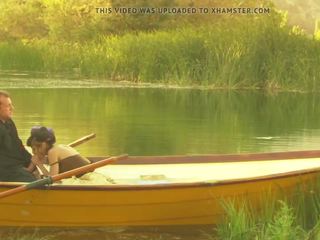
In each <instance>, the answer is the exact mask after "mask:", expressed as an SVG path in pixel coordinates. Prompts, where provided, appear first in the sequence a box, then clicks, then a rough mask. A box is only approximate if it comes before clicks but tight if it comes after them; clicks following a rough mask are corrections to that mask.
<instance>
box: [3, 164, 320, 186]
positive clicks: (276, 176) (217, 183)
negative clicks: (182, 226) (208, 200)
mask: <svg viewBox="0 0 320 240" xmlns="http://www.w3.org/2000/svg"><path fill="white" fill-rule="evenodd" d="M317 172H320V167H317V168H311V169H304V170H295V171H290V172H284V173H276V174H269V175H265V176H257V177H251V178H238V179H228V180H220V181H219V180H217V181H215V180H214V179H207V180H200V181H197V182H187V183H183V182H181V183H156V184H141V185H136V184H135V185H129V184H113V185H51V186H42V187H38V188H36V189H43V190H85V191H105V190H112V191H123V190H126V191H128V190H132V191H137V190H162V189H163V190H167V189H177V188H178V189H179V188H190V187H212V186H223V185H232V184H242V183H254V182H260V181H267V180H272V179H281V178H290V177H296V176H303V175H307V174H314V173H317ZM23 184H24V183H17V182H0V187H1V188H3V187H4V188H13V187H18V186H21V185H23Z"/></svg>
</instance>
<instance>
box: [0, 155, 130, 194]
mask: <svg viewBox="0 0 320 240" xmlns="http://www.w3.org/2000/svg"><path fill="white" fill-rule="evenodd" d="M127 157H128V154H124V155H120V156H116V157H110V158H107V159H104V160H101V161H99V162H95V163H91V164H89V165H85V166H82V167H79V168H75V169H72V170H70V171H67V172H64V173H60V174H57V175H54V176H49V177H46V178H44V179H40V180H37V181H34V182H31V183H28V184H25V185H22V186H19V187H16V188H13V189H10V190H7V191H4V192H0V199H1V198H4V197H7V196H11V195H14V194H17V193H19V192H23V191H26V190H29V189H32V188H36V187H41V186H44V185H47V184H52V183H53V182H56V181H59V180H61V179H64V178H69V177H72V176H75V175H79V174H84V173H86V172H90V171H93V170H94V169H96V168H99V167H102V166H104V165H107V164H110V163H112V162H115V161H117V160H122V159H125V158H127Z"/></svg>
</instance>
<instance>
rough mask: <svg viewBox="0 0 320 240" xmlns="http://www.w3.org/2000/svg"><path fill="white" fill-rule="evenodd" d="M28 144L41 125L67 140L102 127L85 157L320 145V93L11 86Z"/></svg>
mask: <svg viewBox="0 0 320 240" xmlns="http://www.w3.org/2000/svg"><path fill="white" fill-rule="evenodd" d="M8 90H9V91H10V93H11V95H12V99H13V101H14V105H15V113H14V120H15V122H16V124H17V127H18V130H19V133H20V135H21V138H22V139H23V140H24V141H25V140H26V139H27V137H28V135H29V132H30V128H31V127H32V126H34V125H45V126H50V127H52V128H53V129H54V130H55V132H56V135H57V139H58V142H59V143H69V142H72V141H73V140H75V139H77V138H79V137H81V136H84V135H86V134H89V133H91V132H94V133H96V134H97V137H96V138H95V139H94V140H91V141H90V142H88V143H85V144H83V145H82V146H80V147H78V150H79V151H80V152H81V153H83V154H85V155H114V154H121V153H128V154H130V155H172V154H208V153H241V152H266V151H287V150H303V149H318V148H319V143H320V130H319V129H320V108H319V105H318V102H319V101H320V95H318V94H317V95H316V94H300V93H278V94H275V95H270V94H269V95H268V94H265V93H262V92H223V91H212V90H185V89H152V88H149V89H148V88H143V89H138V88H66V89H61V88H57V89H52V88H51V89H8Z"/></svg>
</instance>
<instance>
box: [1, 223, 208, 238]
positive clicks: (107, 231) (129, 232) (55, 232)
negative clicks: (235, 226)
mask: <svg viewBox="0 0 320 240" xmlns="http://www.w3.org/2000/svg"><path fill="white" fill-rule="evenodd" d="M213 229H214V227H213V226H168V227H101V228H11V227H10V228H3V227H2V228H0V239H1V240H88V239H90V240H109V239H110V240H111V239H112V240H127V239H128V240H134V239H137V240H140V239H148V240H179V239H183V240H194V239H197V240H207V239H210V237H208V236H213Z"/></svg>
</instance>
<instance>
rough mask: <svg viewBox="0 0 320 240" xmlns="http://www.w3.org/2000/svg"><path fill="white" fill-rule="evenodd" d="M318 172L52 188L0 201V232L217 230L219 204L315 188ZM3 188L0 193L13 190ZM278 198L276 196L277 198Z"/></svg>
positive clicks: (221, 212)
mask: <svg viewBox="0 0 320 240" xmlns="http://www.w3.org/2000/svg"><path fill="white" fill-rule="evenodd" d="M317 178H318V170H314V171H307V172H304V173H303V172H302V173H293V174H291V175H284V176H281V175H279V176H277V177H262V178H259V179H251V180H250V179H249V180H238V181H231V182H221V183H219V182H199V183H183V184H179V183H178V184H156V185H144V186H126V185H121V186H120V185H119V186H117V185H110V186H52V187H48V188H43V189H34V190H30V191H27V192H23V193H20V194H17V195H14V196H10V197H7V198H4V199H1V200H0V212H1V215H0V225H1V226H30V227H33V226H37V227H39V226H50V227H53V226H55V227H71V226H72V227H84V226H86V227H103V226H155V225H157V226H159V225H198V224H217V223H219V222H221V221H222V220H223V216H224V210H223V207H222V205H221V202H222V201H228V200H235V201H242V200H243V199H247V200H248V201H249V202H250V203H251V204H253V205H255V206H259V204H260V203H261V200H262V199H263V198H264V197H265V194H268V193H270V192H272V194H281V195H282V194H284V195H287V194H291V193H292V192H293V191H294V190H295V189H296V188H297V186H298V185H300V184H305V183H308V184H309V183H310V182H315V181H316V180H317ZM14 186H15V185H14V184H1V187H0V191H4V190H7V189H8V188H11V187H14ZM279 196H280V195H279Z"/></svg>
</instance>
